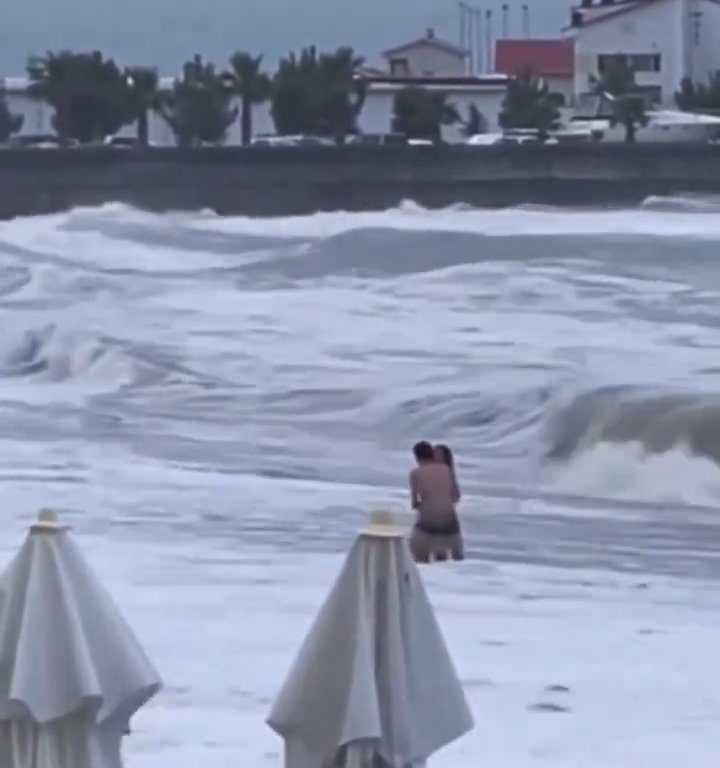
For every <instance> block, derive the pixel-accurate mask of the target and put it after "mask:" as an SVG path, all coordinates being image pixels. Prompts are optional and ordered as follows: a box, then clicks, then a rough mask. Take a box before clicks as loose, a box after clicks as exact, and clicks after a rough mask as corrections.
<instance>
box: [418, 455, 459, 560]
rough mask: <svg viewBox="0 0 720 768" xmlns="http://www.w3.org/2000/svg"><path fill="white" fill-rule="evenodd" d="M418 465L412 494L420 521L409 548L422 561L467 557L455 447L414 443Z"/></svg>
mask: <svg viewBox="0 0 720 768" xmlns="http://www.w3.org/2000/svg"><path fill="white" fill-rule="evenodd" d="M413 453H414V454H415V460H416V461H417V467H415V469H413V470H412V472H410V497H411V500H412V507H413V509H415V510H417V513H418V517H417V522H416V523H415V526H414V528H413V531H412V535H411V537H410V549H411V550H412V553H413V557H414V558H415V560H416V561H417V562H419V563H429V562H430V561H431V560H447V559H448V553H449V554H450V555H451V556H452V559H453V560H462V559H463V557H464V552H463V540H462V533H461V531H460V523H459V522H458V516H457V512H456V510H455V505H456V504H457V503H458V502H459V501H460V487H459V486H458V482H457V477H456V475H455V464H454V461H453V455H452V451H451V450H450V449H449V448H448V447H447V446H446V445H436V446H433V445H431V444H430V443H428V442H427V441H425V440H423V441H421V442H419V443H417V444H416V445H415V446H414V447H413Z"/></svg>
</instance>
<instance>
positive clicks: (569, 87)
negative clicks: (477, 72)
mask: <svg viewBox="0 0 720 768" xmlns="http://www.w3.org/2000/svg"><path fill="white" fill-rule="evenodd" d="M495 71H496V72H498V73H500V74H503V75H509V76H511V77H517V76H518V75H524V74H526V73H528V72H530V73H532V74H533V75H536V76H537V77H540V78H542V79H543V80H545V81H546V82H547V83H548V85H549V87H550V90H551V91H552V92H553V93H558V94H562V97H563V100H564V102H565V103H566V104H570V103H572V101H573V79H574V73H575V48H574V43H573V41H572V40H568V39H563V38H558V39H540V38H526V39H501V40H498V41H497V42H496V43H495Z"/></svg>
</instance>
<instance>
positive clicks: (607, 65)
mask: <svg viewBox="0 0 720 768" xmlns="http://www.w3.org/2000/svg"><path fill="white" fill-rule="evenodd" d="M624 63H625V57H624V56H623V55H622V54H621V53H601V54H600V55H599V56H598V57H597V69H598V72H599V73H600V74H601V75H604V74H605V73H606V72H607V71H608V70H609V69H612V67H613V65H617V64H624Z"/></svg>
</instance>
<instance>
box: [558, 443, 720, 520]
mask: <svg viewBox="0 0 720 768" xmlns="http://www.w3.org/2000/svg"><path fill="white" fill-rule="evenodd" d="M544 479H545V483H544V487H545V488H546V489H550V490H552V491H553V492H557V493H565V494H572V495H575V496H580V497H591V498H605V499H607V498H610V499H618V500H624V501H634V502H638V501H643V502H657V503H662V504H678V505H692V506H700V507H714V508H717V507H718V506H719V505H720V467H719V466H718V464H717V463H716V462H715V461H713V460H711V459H709V458H704V457H701V456H697V455H694V454H693V453H691V452H690V451H689V450H687V449H686V448H685V447H683V446H678V447H675V448H672V449H669V450H667V451H664V452H663V453H657V454H656V453H648V451H647V450H646V448H645V446H644V445H643V444H642V443H640V442H628V443H625V444H622V445H620V444H613V443H598V444H596V445H593V446H592V447H590V448H588V449H586V450H582V451H579V452H578V453H577V454H575V455H573V456H572V457H571V458H570V460H569V461H567V462H566V463H563V464H562V465H559V466H555V467H553V468H552V469H551V471H550V473H549V474H548V475H546V476H545V478H544Z"/></svg>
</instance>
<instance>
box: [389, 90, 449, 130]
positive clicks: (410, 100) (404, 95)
mask: <svg viewBox="0 0 720 768" xmlns="http://www.w3.org/2000/svg"><path fill="white" fill-rule="evenodd" d="M459 121H460V115H459V114H458V111H457V109H455V107H454V106H453V105H452V104H448V103H447V96H446V94H444V93H438V92H436V91H429V90H428V89H427V88H419V87H416V86H411V87H408V88H403V89H401V90H399V91H398V92H397V93H396V94H395V99H394V100H393V121H392V129H393V131H394V132H396V133H402V134H404V135H405V136H407V138H408V139H429V140H431V141H433V142H435V143H436V144H439V143H440V142H441V141H442V126H443V125H453V124H454V123H457V122H459Z"/></svg>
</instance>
